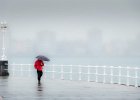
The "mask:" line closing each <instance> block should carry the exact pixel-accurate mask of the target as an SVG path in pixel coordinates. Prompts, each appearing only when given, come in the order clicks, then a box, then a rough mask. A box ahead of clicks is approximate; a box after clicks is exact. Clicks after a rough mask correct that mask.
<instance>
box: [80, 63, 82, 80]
mask: <svg viewBox="0 0 140 100" xmlns="http://www.w3.org/2000/svg"><path fill="white" fill-rule="evenodd" d="M81 73H82V70H81V65H79V80H80V81H81Z"/></svg>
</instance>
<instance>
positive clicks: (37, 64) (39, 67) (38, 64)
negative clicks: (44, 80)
mask: <svg viewBox="0 0 140 100" xmlns="http://www.w3.org/2000/svg"><path fill="white" fill-rule="evenodd" d="M43 66H44V63H43V61H42V60H39V59H38V60H36V61H35V64H34V67H35V69H37V70H39V71H42V67H43Z"/></svg>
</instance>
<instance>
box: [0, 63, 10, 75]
mask: <svg viewBox="0 0 140 100" xmlns="http://www.w3.org/2000/svg"><path fill="white" fill-rule="evenodd" d="M0 76H9V73H8V61H7V60H1V61H0Z"/></svg>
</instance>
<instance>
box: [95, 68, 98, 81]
mask: <svg viewBox="0 0 140 100" xmlns="http://www.w3.org/2000/svg"><path fill="white" fill-rule="evenodd" d="M95 68H96V73H95V75H96V76H95V78H96V80H95V81H96V82H98V66H95Z"/></svg>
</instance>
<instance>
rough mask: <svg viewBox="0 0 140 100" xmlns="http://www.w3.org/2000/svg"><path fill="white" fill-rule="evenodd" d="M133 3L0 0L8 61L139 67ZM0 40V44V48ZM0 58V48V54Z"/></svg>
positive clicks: (137, 11) (138, 11)
mask: <svg viewBox="0 0 140 100" xmlns="http://www.w3.org/2000/svg"><path fill="white" fill-rule="evenodd" d="M139 4H140V1H139V0H123V1H122V0H116V1H114V0H113V1H112V0H59V1H57V0H45V1H44V0H40V1H37V0H29V1H27V0H24V1H23V0H12V1H8V0H5V1H1V4H0V8H1V9H0V13H1V15H0V20H1V21H3V20H6V21H7V22H8V30H7V32H6V48H7V49H6V55H7V56H8V59H9V62H11V63H13V62H15V63H33V62H34V60H35V57H36V56H37V55H39V54H43V55H46V56H48V57H50V59H51V62H49V63H48V64H86V65H87V64H92V65H116V66H117V65H126V66H127V65H130V66H139V65H140V63H139V60H140V52H139V51H140V46H139V43H140V29H139V26H140V7H139ZM0 41H2V34H0ZM1 47H2V42H0V48H1ZM0 54H2V50H0Z"/></svg>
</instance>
